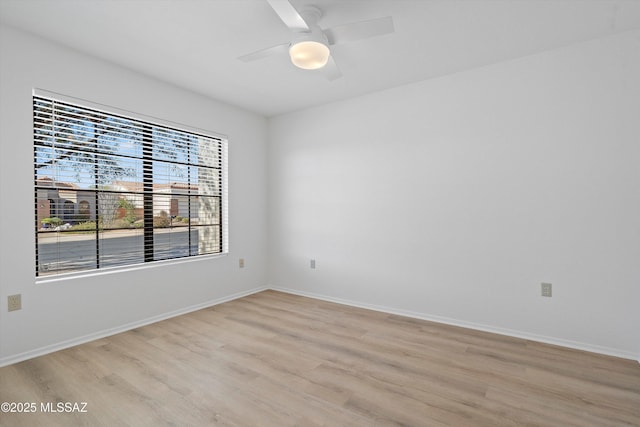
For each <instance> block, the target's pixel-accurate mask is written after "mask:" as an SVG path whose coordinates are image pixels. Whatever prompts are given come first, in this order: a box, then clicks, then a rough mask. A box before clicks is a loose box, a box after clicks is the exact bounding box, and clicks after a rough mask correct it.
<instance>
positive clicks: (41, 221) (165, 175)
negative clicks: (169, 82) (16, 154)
mask: <svg viewBox="0 0 640 427" xmlns="http://www.w3.org/2000/svg"><path fill="white" fill-rule="evenodd" d="M33 143H34V145H33V146H34V184H35V186H34V188H35V226H36V276H49V275H53V274H61V273H71V272H82V271H91V270H96V269H103V268H109V267H118V266H129V265H134V264H141V263H147V262H152V261H159V260H166V259H174V258H184V257H192V256H199V255H208V254H216V253H221V252H223V251H224V248H225V244H226V242H225V240H226V234H225V230H224V229H225V227H224V224H225V221H226V211H225V209H224V202H225V200H224V199H223V198H226V188H225V186H226V170H225V169H226V158H225V157H226V144H227V141H226V139H224V138H221V137H216V136H212V135H208V134H205V133H200V132H193V131H190V130H184V129H179V128H177V127H174V126H169V125H166V124H161V123H157V122H155V121H145V120H140V119H137V118H132V117H128V116H126V115H122V114H118V113H112V112H107V111H104V110H102V109H95V108H90V107H87V106H83V105H80V104H76V103H71V102H67V101H66V100H65V101H62V100H58V99H55V98H53V97H47V96H41V95H34V97H33Z"/></svg>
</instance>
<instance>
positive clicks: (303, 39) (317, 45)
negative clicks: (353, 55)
mask: <svg viewBox="0 0 640 427" xmlns="http://www.w3.org/2000/svg"><path fill="white" fill-rule="evenodd" d="M301 15H302V16H303V17H304V19H305V21H306V22H307V24H308V26H309V30H310V31H300V32H295V33H294V39H293V40H292V41H291V44H290V45H289V56H290V57H291V62H293V64H294V65H295V66H296V67H298V68H302V69H305V70H316V69H318V68H322V67H324V66H325V65H326V64H327V61H328V60H329V55H330V51H329V41H328V39H327V36H326V35H325V34H324V32H323V31H322V30H321V29H320V27H319V26H318V20H319V19H320V17H321V16H322V12H321V11H320V9H318V8H317V7H314V6H309V7H306V8H305V9H304V10H303V11H302V13H301Z"/></svg>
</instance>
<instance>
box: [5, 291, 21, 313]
mask: <svg viewBox="0 0 640 427" xmlns="http://www.w3.org/2000/svg"><path fill="white" fill-rule="evenodd" d="M7 309H8V311H16V310H21V309H22V294H17V295H9V296H8V297H7Z"/></svg>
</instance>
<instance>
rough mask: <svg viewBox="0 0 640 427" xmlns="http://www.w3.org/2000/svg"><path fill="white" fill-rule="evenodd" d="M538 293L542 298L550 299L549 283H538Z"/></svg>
mask: <svg viewBox="0 0 640 427" xmlns="http://www.w3.org/2000/svg"><path fill="white" fill-rule="evenodd" d="M540 292H541V295H542V296H543V297H550V296H551V295H552V293H551V283H540Z"/></svg>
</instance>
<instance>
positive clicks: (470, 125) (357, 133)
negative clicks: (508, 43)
mask: <svg viewBox="0 0 640 427" xmlns="http://www.w3.org/2000/svg"><path fill="white" fill-rule="evenodd" d="M371 72H373V73H375V70H371ZM345 78H349V76H346V77H345ZM269 144H270V145H269V150H268V155H269V180H270V197H269V204H270V206H269V215H270V219H269V232H270V235H269V242H270V243H269V245H270V256H271V258H270V260H269V265H270V280H271V284H272V285H273V286H274V287H276V288H282V289H288V290H291V291H293V292H297V293H302V294H309V295H314V296H320V297H324V298H328V299H333V300H338V301H342V302H350V303H353V304H356V305H360V306H369V307H376V308H381V309H383V310H388V311H392V312H399V313H405V314H411V315H414V316H418V317H423V318H427V319H436V320H440V321H445V322H450V323H454V324H460V325H466V326H471V327H476V328H479V329H485V330H492V331H498V332H502V333H506V334H511V335H516V336H522V337H529V338H534V339H537V340H542V341H547V342H553V343H559V344H562V345H567V346H572V347H576V348H583V349H589V350H594V351H599V352H603V353H608V354H614V355H619V356H623V357H629V358H635V359H640V332H639V331H640V327H639V325H640V32H639V31H634V32H629V33H626V34H622V35H618V36H614V37H609V38H605V39H599V40H594V41H591V42H588V43H583V44H579V45H574V46H570V47H566V48H562V49H558V50H554V51H549V52H545V53H542V54H538V55H534V56H529V57H525V58H521V59H518V60H514V61H510V62H506V63H500V64H496V65H492V66H487V67H484V68H481V69H475V70H471V71H467V72H462V73H459V74H455V75H452V76H447V77H443V78H439V79H434V80H429V81H424V82H420V83H416V84H412V85H408V86H404V87H400V88H396V89H392V90H388V91H384V92H379V93H374V94H371V95H368V96H363V97H359V98H357V99H350V100H346V101H343V102H337V103H333V104H330V105H326V106H322V107H318V108H313V109H309V110H305V111H300V112H295V113H291V114H287V115H283V116H279V117H276V118H274V119H272V120H271V121H270V135H269ZM311 258H314V259H316V261H317V268H316V269H315V270H312V269H310V268H309V259H311ZM541 282H551V283H552V284H553V297H552V298H543V297H541V296H540V283H541Z"/></svg>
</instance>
